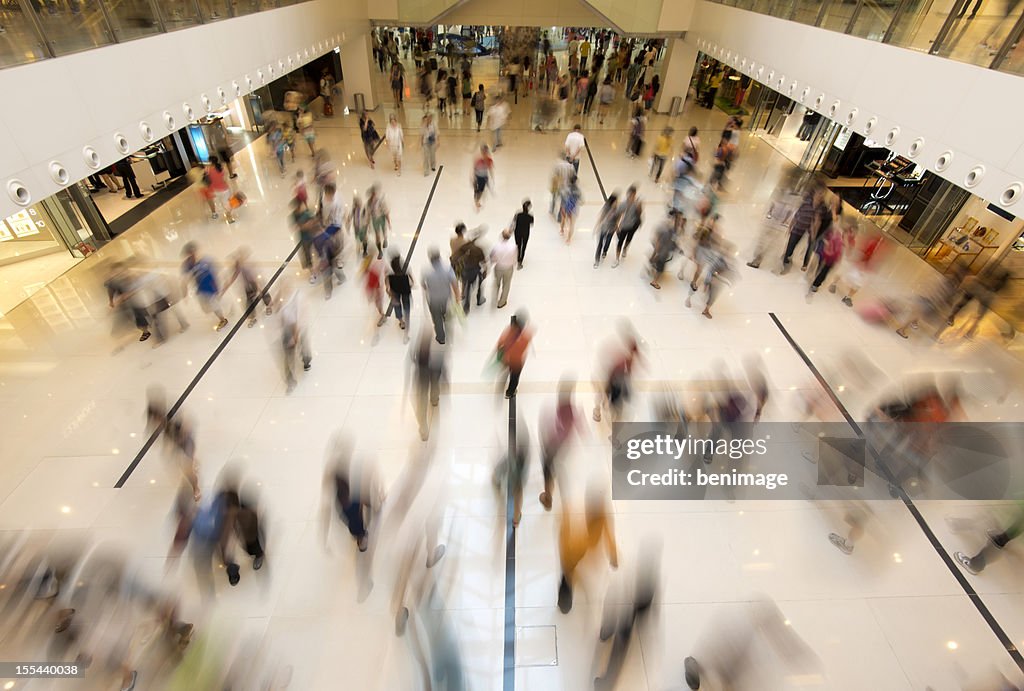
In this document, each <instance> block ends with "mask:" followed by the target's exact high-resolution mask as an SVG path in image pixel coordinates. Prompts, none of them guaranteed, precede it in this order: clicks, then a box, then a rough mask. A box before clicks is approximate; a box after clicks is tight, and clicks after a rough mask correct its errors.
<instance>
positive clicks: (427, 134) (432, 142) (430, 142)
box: [421, 113, 437, 176]
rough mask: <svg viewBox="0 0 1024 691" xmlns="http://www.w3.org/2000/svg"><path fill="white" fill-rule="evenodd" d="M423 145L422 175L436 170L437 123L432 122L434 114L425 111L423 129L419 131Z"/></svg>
mask: <svg viewBox="0 0 1024 691" xmlns="http://www.w3.org/2000/svg"><path fill="white" fill-rule="evenodd" d="M421 143H422V145H423V175H424V176H426V175H430V171H432V170H437V125H435V124H434V116H433V115H431V114H430V113H426V114H425V115H424V116H423V131H422V133H421Z"/></svg>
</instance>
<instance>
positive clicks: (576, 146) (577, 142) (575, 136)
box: [564, 125, 587, 175]
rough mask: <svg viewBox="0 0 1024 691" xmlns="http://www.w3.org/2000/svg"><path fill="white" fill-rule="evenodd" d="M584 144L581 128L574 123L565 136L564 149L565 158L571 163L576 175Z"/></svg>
mask: <svg viewBox="0 0 1024 691" xmlns="http://www.w3.org/2000/svg"><path fill="white" fill-rule="evenodd" d="M586 145H587V140H586V138H585V137H584V136H583V128H582V127H581V126H580V125H574V126H573V128H572V132H570V133H569V134H567V135H566V137H565V146H564V150H565V158H566V160H567V161H569V163H571V164H572V169H573V171H574V172H575V173H576V174H577V175H578V174H579V172H580V155H581V154H582V153H583V149H584V148H586Z"/></svg>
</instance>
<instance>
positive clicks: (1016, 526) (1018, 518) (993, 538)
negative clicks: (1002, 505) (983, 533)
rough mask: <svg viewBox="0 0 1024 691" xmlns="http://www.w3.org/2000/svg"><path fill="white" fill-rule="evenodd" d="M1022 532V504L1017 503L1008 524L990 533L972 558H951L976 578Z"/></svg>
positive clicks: (959, 554)
mask: <svg viewBox="0 0 1024 691" xmlns="http://www.w3.org/2000/svg"><path fill="white" fill-rule="evenodd" d="M1022 532H1024V503H1022V502H1021V501H1018V502H1017V506H1016V507H1015V511H1014V516H1013V519H1012V520H1011V521H1010V524H1009V525H1008V526H1007V527H1006V528H1005V529H1003V530H993V531H990V532H989V533H988V535H987V537H988V539H987V540H986V541H985V545H984V547H982V548H981V549H980V550H979V551H978V552H977V553H976V554H975V555H974V556H970V555H968V554H967V553H966V552H955V553H954V554H953V556H954V558H956V560H957V562H959V563H960V565H961V566H962V567H964V569H966V570H967V571H968V572H969V573H971V574H974V575H975V576H977V575H978V574H980V573H981V572H982V571H984V570H985V567H986V566H988V565H989V564H990V563H991V562H992V561H993V560H994V559H995V558H996V557H997V556H998V555H999V554H1000V553H1001V552H1002V550H1003V548H1004V547H1006V545H1008V544H1010V542H1012V541H1013V540H1016V539H1017V538H1018V537H1020V535H1021V533H1022Z"/></svg>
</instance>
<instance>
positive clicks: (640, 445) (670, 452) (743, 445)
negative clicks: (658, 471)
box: [626, 434, 768, 461]
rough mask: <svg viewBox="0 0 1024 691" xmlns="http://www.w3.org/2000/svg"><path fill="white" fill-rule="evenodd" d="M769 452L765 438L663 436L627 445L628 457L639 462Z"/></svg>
mask: <svg viewBox="0 0 1024 691" xmlns="http://www.w3.org/2000/svg"><path fill="white" fill-rule="evenodd" d="M766 453H768V444H767V442H766V441H765V440H764V439H701V438H694V437H691V436H687V437H685V438H683V439H680V438H678V437H673V436H672V435H669V434H659V435H657V436H655V437H654V438H649V439H630V440H629V441H628V442H626V458H628V459H629V460H631V461H636V460H639V459H641V458H643V457H644V456H672V457H673V458H675V459H676V460H677V461H678V460H679V459H680V458H682V457H683V456H689V455H694V456H695V455H712V454H713V455H715V456H728V457H729V458H732V459H740V458H743V457H744V456H750V455H752V454H757V455H764V454H766Z"/></svg>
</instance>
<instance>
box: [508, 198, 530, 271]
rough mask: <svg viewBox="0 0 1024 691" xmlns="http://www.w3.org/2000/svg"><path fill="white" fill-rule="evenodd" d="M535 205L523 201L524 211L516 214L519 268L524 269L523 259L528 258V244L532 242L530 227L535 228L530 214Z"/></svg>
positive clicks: (527, 200)
mask: <svg viewBox="0 0 1024 691" xmlns="http://www.w3.org/2000/svg"><path fill="white" fill-rule="evenodd" d="M532 207H533V204H532V203H531V202H530V200H529V199H526V200H523V210H522V211H520V212H519V213H517V214H516V216H515V220H514V221H513V223H514V224H515V238H516V247H517V248H518V249H519V256H518V257H517V261H516V263H517V268H519V269H522V268H523V259H525V258H526V243H527V242H529V241H530V227H531V226H533V214H531V213H530V209H531V208H532Z"/></svg>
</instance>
